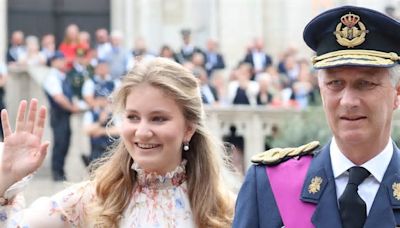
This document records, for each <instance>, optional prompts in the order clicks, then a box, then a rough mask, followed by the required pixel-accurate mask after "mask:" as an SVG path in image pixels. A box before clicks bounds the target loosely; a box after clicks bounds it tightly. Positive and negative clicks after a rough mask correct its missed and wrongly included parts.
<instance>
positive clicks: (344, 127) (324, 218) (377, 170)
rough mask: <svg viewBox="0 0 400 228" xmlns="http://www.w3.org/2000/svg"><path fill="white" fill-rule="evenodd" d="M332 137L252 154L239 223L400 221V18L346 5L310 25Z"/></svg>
mask: <svg viewBox="0 0 400 228" xmlns="http://www.w3.org/2000/svg"><path fill="white" fill-rule="evenodd" d="M304 40H305V42H306V44H307V45H308V46H309V47H310V48H311V49H313V50H314V51H315V52H316V56H315V57H314V58H313V60H312V61H313V65H314V68H316V69H320V70H319V74H318V84H319V87H320V91H321V97H322V103H323V108H324V111H325V114H326V119H327V121H328V124H329V127H330V129H331V131H332V135H333V137H332V139H331V140H330V142H329V143H328V144H327V145H325V146H323V147H322V148H319V147H318V143H317V142H311V143H310V144H307V145H303V146H300V147H298V148H282V149H280V148H275V149H271V150H269V151H267V152H264V153H262V154H259V155H256V156H255V157H254V158H253V162H254V163H255V164H254V165H253V166H251V167H250V169H249V171H248V173H247V176H246V179H245V181H244V184H243V186H242V188H241V190H240V193H239V195H238V199H237V204H236V214H235V219H234V223H233V227H235V228H252V227H283V226H284V227H287V228H293V227H301V228H303V227H324V228H330V227H332V228H338V227H339V228H340V227H344V228H350V227H351V228H359V227H367V228H375V227H383V228H386V227H387V228H389V227H390V228H392V227H396V226H399V225H400V210H399V209H400V176H399V173H400V150H399V149H398V148H397V146H396V145H395V143H394V142H393V140H392V139H391V137H390V134H391V123H392V116H393V113H394V111H395V110H396V109H397V108H398V106H399V104H400V100H399V97H398V96H399V95H400V66H399V60H400V57H399V55H400V43H399V41H400V23H399V22H398V21H396V20H394V19H392V18H390V17H388V16H386V15H384V14H382V13H379V12H377V11H374V10H371V9H366V8H361V7H355V6H343V7H339V8H335V9H331V10H328V11H326V12H323V13H322V14H320V15H318V16H317V17H316V18H314V19H313V20H312V21H311V22H309V24H308V25H307V26H306V27H305V30H304Z"/></svg>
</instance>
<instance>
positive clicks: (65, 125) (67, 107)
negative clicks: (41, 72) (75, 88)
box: [43, 52, 80, 181]
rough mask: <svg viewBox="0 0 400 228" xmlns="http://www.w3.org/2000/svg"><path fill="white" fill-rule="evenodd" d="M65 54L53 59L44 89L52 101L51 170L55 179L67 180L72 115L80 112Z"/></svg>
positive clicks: (59, 53)
mask: <svg viewBox="0 0 400 228" xmlns="http://www.w3.org/2000/svg"><path fill="white" fill-rule="evenodd" d="M65 64H66V62H65V58H64V55H63V54H62V53H61V52H57V53H56V54H54V56H53V57H52V59H51V66H52V68H51V70H50V73H49V75H48V76H47V78H46V80H45V82H44V85H43V87H44V90H45V93H46V95H47V97H48V100H49V103H50V125H51V129H52V132H53V151H52V155H51V171H52V176H53V180H54V181H64V180H66V176H65V171H64V164H65V158H66V156H67V154H68V149H69V145H70V139H71V126H70V116H71V114H72V113H75V112H79V111H80V110H79V108H78V106H76V105H75V104H74V103H73V102H72V96H73V92H72V86H71V82H70V81H69V80H68V78H67V77H66V74H65V70H66V65H65Z"/></svg>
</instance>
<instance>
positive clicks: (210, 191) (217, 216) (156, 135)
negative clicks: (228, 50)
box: [0, 58, 233, 228]
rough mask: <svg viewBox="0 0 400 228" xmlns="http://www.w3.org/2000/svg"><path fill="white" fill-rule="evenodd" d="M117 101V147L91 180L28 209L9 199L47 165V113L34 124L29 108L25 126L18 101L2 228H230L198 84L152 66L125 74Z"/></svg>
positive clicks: (4, 178)
mask: <svg viewBox="0 0 400 228" xmlns="http://www.w3.org/2000/svg"><path fill="white" fill-rule="evenodd" d="M112 98H113V105H114V112H115V113H114V115H115V116H116V117H119V118H120V119H121V125H120V135H121V140H120V141H119V142H118V143H117V145H116V146H115V147H114V148H113V149H112V150H111V152H110V153H109V155H108V156H107V157H105V158H103V159H102V160H101V161H98V163H97V164H96V165H95V166H96V167H95V171H93V172H92V176H91V178H90V180H89V181H87V182H83V183H79V184H76V185H73V186H71V187H69V188H67V189H66V190H64V191H62V192H60V193H58V194H56V195H54V196H52V197H50V198H44V199H39V200H37V201H36V202H34V203H33V205H31V207H29V208H28V209H22V208H21V207H20V204H19V200H18V197H17V198H15V197H14V198H12V194H7V193H8V192H9V191H10V186H11V185H12V184H14V183H16V182H17V181H19V180H21V178H23V177H24V176H27V175H28V174H30V173H32V172H34V171H35V170H36V169H37V168H38V167H39V166H40V165H41V163H42V161H43V159H44V157H45V154H46V150H47V146H48V142H44V143H41V138H42V134H43V128H44V121H45V108H44V107H42V108H40V109H39V111H38V113H39V114H38V118H35V116H36V112H37V111H36V110H37V101H36V100H32V101H31V104H30V107H29V111H28V115H27V120H25V119H24V113H25V111H26V109H27V102H26V101H23V102H21V105H20V108H19V112H18V113H19V115H18V117H17V123H16V131H15V132H12V131H11V130H10V127H9V124H8V116H7V112H6V111H5V110H3V112H2V117H3V123H2V124H3V128H4V129H5V137H6V138H5V142H4V150H3V157H2V160H1V162H0V196H2V197H1V198H0V199H3V200H0V201H2V202H3V203H2V204H3V206H1V207H0V227H3V226H4V225H5V224H7V227H17V226H20V227H184V228H187V227H231V220H232V216H233V200H232V198H231V197H229V196H230V195H231V194H230V193H229V191H228V190H227V189H226V186H225V184H224V183H223V182H222V179H221V175H220V173H221V171H222V170H221V169H222V168H221V167H223V166H222V162H223V156H222V155H223V154H224V153H223V150H222V146H221V145H220V143H219V142H218V141H215V140H214V139H213V138H212V137H211V136H210V134H209V133H208V131H207V129H206V128H205V127H204V117H205V116H204V111H203V108H202V101H201V97H200V93H199V88H198V85H197V80H196V78H195V77H194V76H192V74H191V73H190V72H189V71H188V70H186V69H185V68H183V67H182V66H181V65H179V64H177V63H175V62H173V61H171V60H166V59H163V58H156V59H154V60H152V61H151V62H149V63H141V64H139V65H137V66H136V67H135V69H133V71H132V72H130V73H128V74H127V75H126V76H125V77H124V79H123V81H122V84H121V87H119V89H118V90H117V91H116V92H115V93H114V94H113V97H112ZM36 119H37V120H36ZM21 182H22V184H23V183H24V182H26V180H25V179H23V180H22V181H20V182H19V183H18V184H19V185H21ZM18 184H17V185H18ZM17 188H18V187H17ZM6 189H9V190H8V192H6ZM7 197H11V198H9V199H5V198H7ZM4 218H5V219H4Z"/></svg>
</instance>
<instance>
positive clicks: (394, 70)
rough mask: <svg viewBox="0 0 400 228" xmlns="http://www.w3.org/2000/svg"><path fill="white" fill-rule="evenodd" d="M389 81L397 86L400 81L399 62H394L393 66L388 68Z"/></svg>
mask: <svg viewBox="0 0 400 228" xmlns="http://www.w3.org/2000/svg"><path fill="white" fill-rule="evenodd" d="M389 75H390V82H392V85H393V86H394V87H395V88H397V87H398V86H399V83H400V64H396V65H395V66H394V67H391V68H389Z"/></svg>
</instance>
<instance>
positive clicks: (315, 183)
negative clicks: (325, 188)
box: [308, 176, 322, 194]
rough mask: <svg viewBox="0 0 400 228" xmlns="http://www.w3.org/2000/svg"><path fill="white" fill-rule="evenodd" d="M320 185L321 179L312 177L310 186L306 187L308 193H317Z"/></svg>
mask: <svg viewBox="0 0 400 228" xmlns="http://www.w3.org/2000/svg"><path fill="white" fill-rule="evenodd" d="M321 184H322V178H321V177H318V176H316V177H313V179H311V183H310V185H308V193H310V194H315V193H317V192H319V190H320V189H321Z"/></svg>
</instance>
